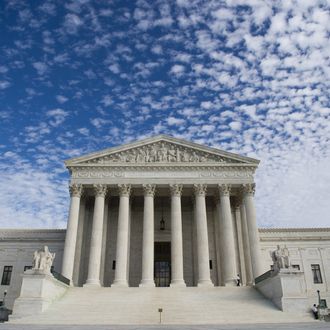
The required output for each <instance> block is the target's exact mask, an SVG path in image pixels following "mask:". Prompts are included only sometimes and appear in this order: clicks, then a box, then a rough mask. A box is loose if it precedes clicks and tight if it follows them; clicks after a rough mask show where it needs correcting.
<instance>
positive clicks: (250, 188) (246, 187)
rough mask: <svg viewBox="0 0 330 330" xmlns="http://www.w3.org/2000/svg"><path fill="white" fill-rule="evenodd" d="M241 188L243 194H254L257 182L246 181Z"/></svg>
mask: <svg viewBox="0 0 330 330" xmlns="http://www.w3.org/2000/svg"><path fill="white" fill-rule="evenodd" d="M241 190H242V193H243V195H247V196H254V193H255V190H256V184H255V183H245V184H243V185H242V188H241Z"/></svg>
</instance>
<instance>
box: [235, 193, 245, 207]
mask: <svg viewBox="0 0 330 330" xmlns="http://www.w3.org/2000/svg"><path fill="white" fill-rule="evenodd" d="M242 202H243V199H242V196H236V197H235V199H234V207H235V209H239V208H240V207H241V205H242Z"/></svg>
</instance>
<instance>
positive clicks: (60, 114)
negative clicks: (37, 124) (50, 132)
mask: <svg viewBox="0 0 330 330" xmlns="http://www.w3.org/2000/svg"><path fill="white" fill-rule="evenodd" d="M46 114H47V116H48V117H49V118H51V120H50V121H49V123H50V125H52V126H54V127H57V126H59V125H60V124H62V123H63V122H64V121H65V119H66V117H67V116H68V115H69V113H68V112H67V111H65V110H63V109H60V108H57V109H53V110H49V111H47V113H46Z"/></svg>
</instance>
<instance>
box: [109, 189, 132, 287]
mask: <svg viewBox="0 0 330 330" xmlns="http://www.w3.org/2000/svg"><path fill="white" fill-rule="evenodd" d="M118 188H119V196H120V200H119V214H118V229H117V249H116V270H115V280H114V283H113V286H128V283H127V268H128V260H127V259H128V245H129V244H128V243H129V242H128V239H129V196H130V193H131V185H128V184H120V185H118Z"/></svg>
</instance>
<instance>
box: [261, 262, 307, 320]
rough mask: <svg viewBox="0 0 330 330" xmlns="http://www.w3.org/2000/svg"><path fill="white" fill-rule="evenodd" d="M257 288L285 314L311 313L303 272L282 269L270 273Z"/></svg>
mask: <svg viewBox="0 0 330 330" xmlns="http://www.w3.org/2000/svg"><path fill="white" fill-rule="evenodd" d="M255 287H256V289H257V290H258V291H260V292H261V293H262V294H263V295H264V296H265V297H266V298H268V299H270V300H271V301H272V302H273V303H274V304H275V305H276V306H277V307H278V308H279V309H280V310H282V311H283V312H293V313H295V314H297V313H306V312H309V311H310V306H309V302H308V298H307V290H306V286H305V282H304V272H302V271H299V270H296V269H294V268H282V269H280V271H278V272H273V273H270V276H269V277H268V278H265V279H264V280H262V281H260V282H258V283H256V284H255Z"/></svg>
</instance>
